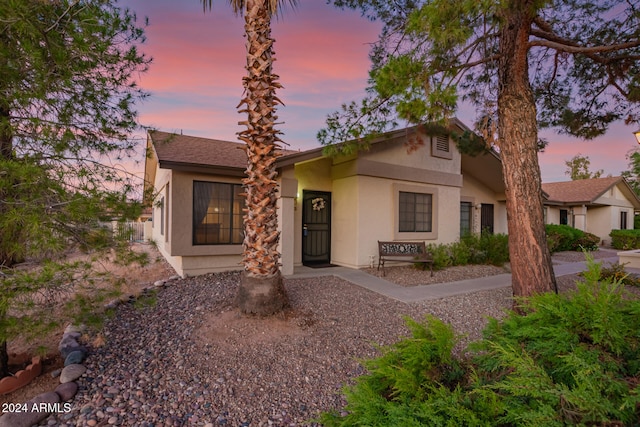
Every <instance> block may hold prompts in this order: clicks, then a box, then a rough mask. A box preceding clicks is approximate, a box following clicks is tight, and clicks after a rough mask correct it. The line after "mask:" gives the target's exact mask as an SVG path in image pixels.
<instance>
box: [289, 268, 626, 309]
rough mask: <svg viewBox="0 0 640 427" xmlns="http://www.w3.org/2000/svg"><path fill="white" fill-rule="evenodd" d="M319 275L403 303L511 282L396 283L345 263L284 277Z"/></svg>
mask: <svg viewBox="0 0 640 427" xmlns="http://www.w3.org/2000/svg"><path fill="white" fill-rule="evenodd" d="M617 261H618V257H617V256H614V257H610V258H603V259H598V260H596V262H602V264H603V265H608V264H611V263H615V262H617ZM553 270H554V271H555V273H556V277H559V276H566V275H568V274H576V273H579V272H581V271H584V270H586V263H585V262H584V261H583V262H565V263H559V264H557V265H554V266H553ZM322 276H336V277H339V278H341V279H344V280H346V281H348V282H351V283H353V284H355V285H358V286H361V287H363V288H365V289H369V290H370V291H373V292H377V293H379V294H381V295H384V296H386V297H389V298H393V299H395V300H398V301H401V302H405V303H410V302H416V301H424V300H430V299H438V298H444V297H449V296H454V295H460V294H467V293H473V292H478V291H486V290H489V289H499V288H506V287H509V286H511V274H508V273H507V274H498V275H496V276H487V277H480V278H477V279H468V280H460V281H458V282H447V283H436V284H432V285H420V286H409V287H405V286H400V285H396V284H395V283H392V282H389V281H388V280H385V279H384V278H382V277H376V276H372V275H370V274H367V273H365V272H364V271H362V270H355V269H352V268H346V267H328V268H316V269H314V268H309V267H296V269H295V271H294V274H292V275H290V276H286V277H287V278H290V279H303V278H308V277H322Z"/></svg>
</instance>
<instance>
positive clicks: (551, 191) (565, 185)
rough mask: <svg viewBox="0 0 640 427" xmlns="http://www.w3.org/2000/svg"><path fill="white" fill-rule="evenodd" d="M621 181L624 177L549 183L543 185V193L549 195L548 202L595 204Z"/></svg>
mask: <svg viewBox="0 0 640 427" xmlns="http://www.w3.org/2000/svg"><path fill="white" fill-rule="evenodd" d="M620 181H622V177H620V176H612V177H607V178H592V179H579V180H576V181H566V182H549V183H546V184H542V191H544V192H545V193H547V194H548V195H549V198H548V200H549V201H550V202H560V203H593V202H594V201H595V200H596V199H597V198H598V197H600V196H601V195H603V194H604V193H605V192H606V191H607V190H609V189H610V188H611V187H613V186H614V185H616V184H618V182H620Z"/></svg>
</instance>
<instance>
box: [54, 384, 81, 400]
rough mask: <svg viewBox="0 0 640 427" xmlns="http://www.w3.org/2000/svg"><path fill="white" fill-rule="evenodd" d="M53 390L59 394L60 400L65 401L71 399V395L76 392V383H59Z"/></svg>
mask: <svg viewBox="0 0 640 427" xmlns="http://www.w3.org/2000/svg"><path fill="white" fill-rule="evenodd" d="M55 392H56V393H58V396H60V401H62V402H66V401H68V400H71V399H73V396H75V395H76V393H77V392H78V383H76V382H74V381H70V382H68V383H64V384H60V385H59V386H58V387H56V389H55Z"/></svg>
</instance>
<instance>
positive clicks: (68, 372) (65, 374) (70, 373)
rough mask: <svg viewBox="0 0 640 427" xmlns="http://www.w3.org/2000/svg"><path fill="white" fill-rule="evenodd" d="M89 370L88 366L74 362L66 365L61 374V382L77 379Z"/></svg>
mask: <svg viewBox="0 0 640 427" xmlns="http://www.w3.org/2000/svg"><path fill="white" fill-rule="evenodd" d="M86 371H87V368H86V367H85V366H84V365H80V364H74V365H69V366H65V367H64V369H63V370H62V373H61V374H60V383H68V382H70V381H75V380H77V379H78V378H80V377H81V376H82V374H84V373H85V372H86Z"/></svg>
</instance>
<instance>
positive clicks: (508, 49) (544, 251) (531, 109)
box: [498, 0, 557, 297]
mask: <svg viewBox="0 0 640 427" xmlns="http://www.w3.org/2000/svg"><path fill="white" fill-rule="evenodd" d="M513 3H516V4H513V5H512V6H511V7H512V9H510V10H509V11H508V12H507V16H505V20H506V24H505V25H504V29H503V30H502V36H501V37H500V53H501V59H500V63H499V70H498V72H499V77H498V78H499V85H500V86H499V92H498V117H499V123H498V127H499V147H500V156H501V158H502V167H503V172H504V173H503V175H504V178H505V192H506V197H507V218H508V228H509V255H510V259H511V274H512V287H513V294H514V296H523V297H527V296H531V295H534V294H538V293H543V292H549V291H556V292H557V285H556V280H555V275H554V272H553V268H552V264H551V254H550V253H549V249H548V247H547V243H546V235H545V228H544V217H543V205H542V184H541V177H540V165H539V163H538V149H537V145H538V124H537V117H536V105H535V100H534V97H533V91H532V89H531V84H530V82H529V69H528V62H527V51H528V37H529V30H530V27H531V21H532V17H530V16H528V15H527V11H529V10H533V6H531V5H530V4H529V3H530V2H529V1H527V0H522V1H517V2H513Z"/></svg>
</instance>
